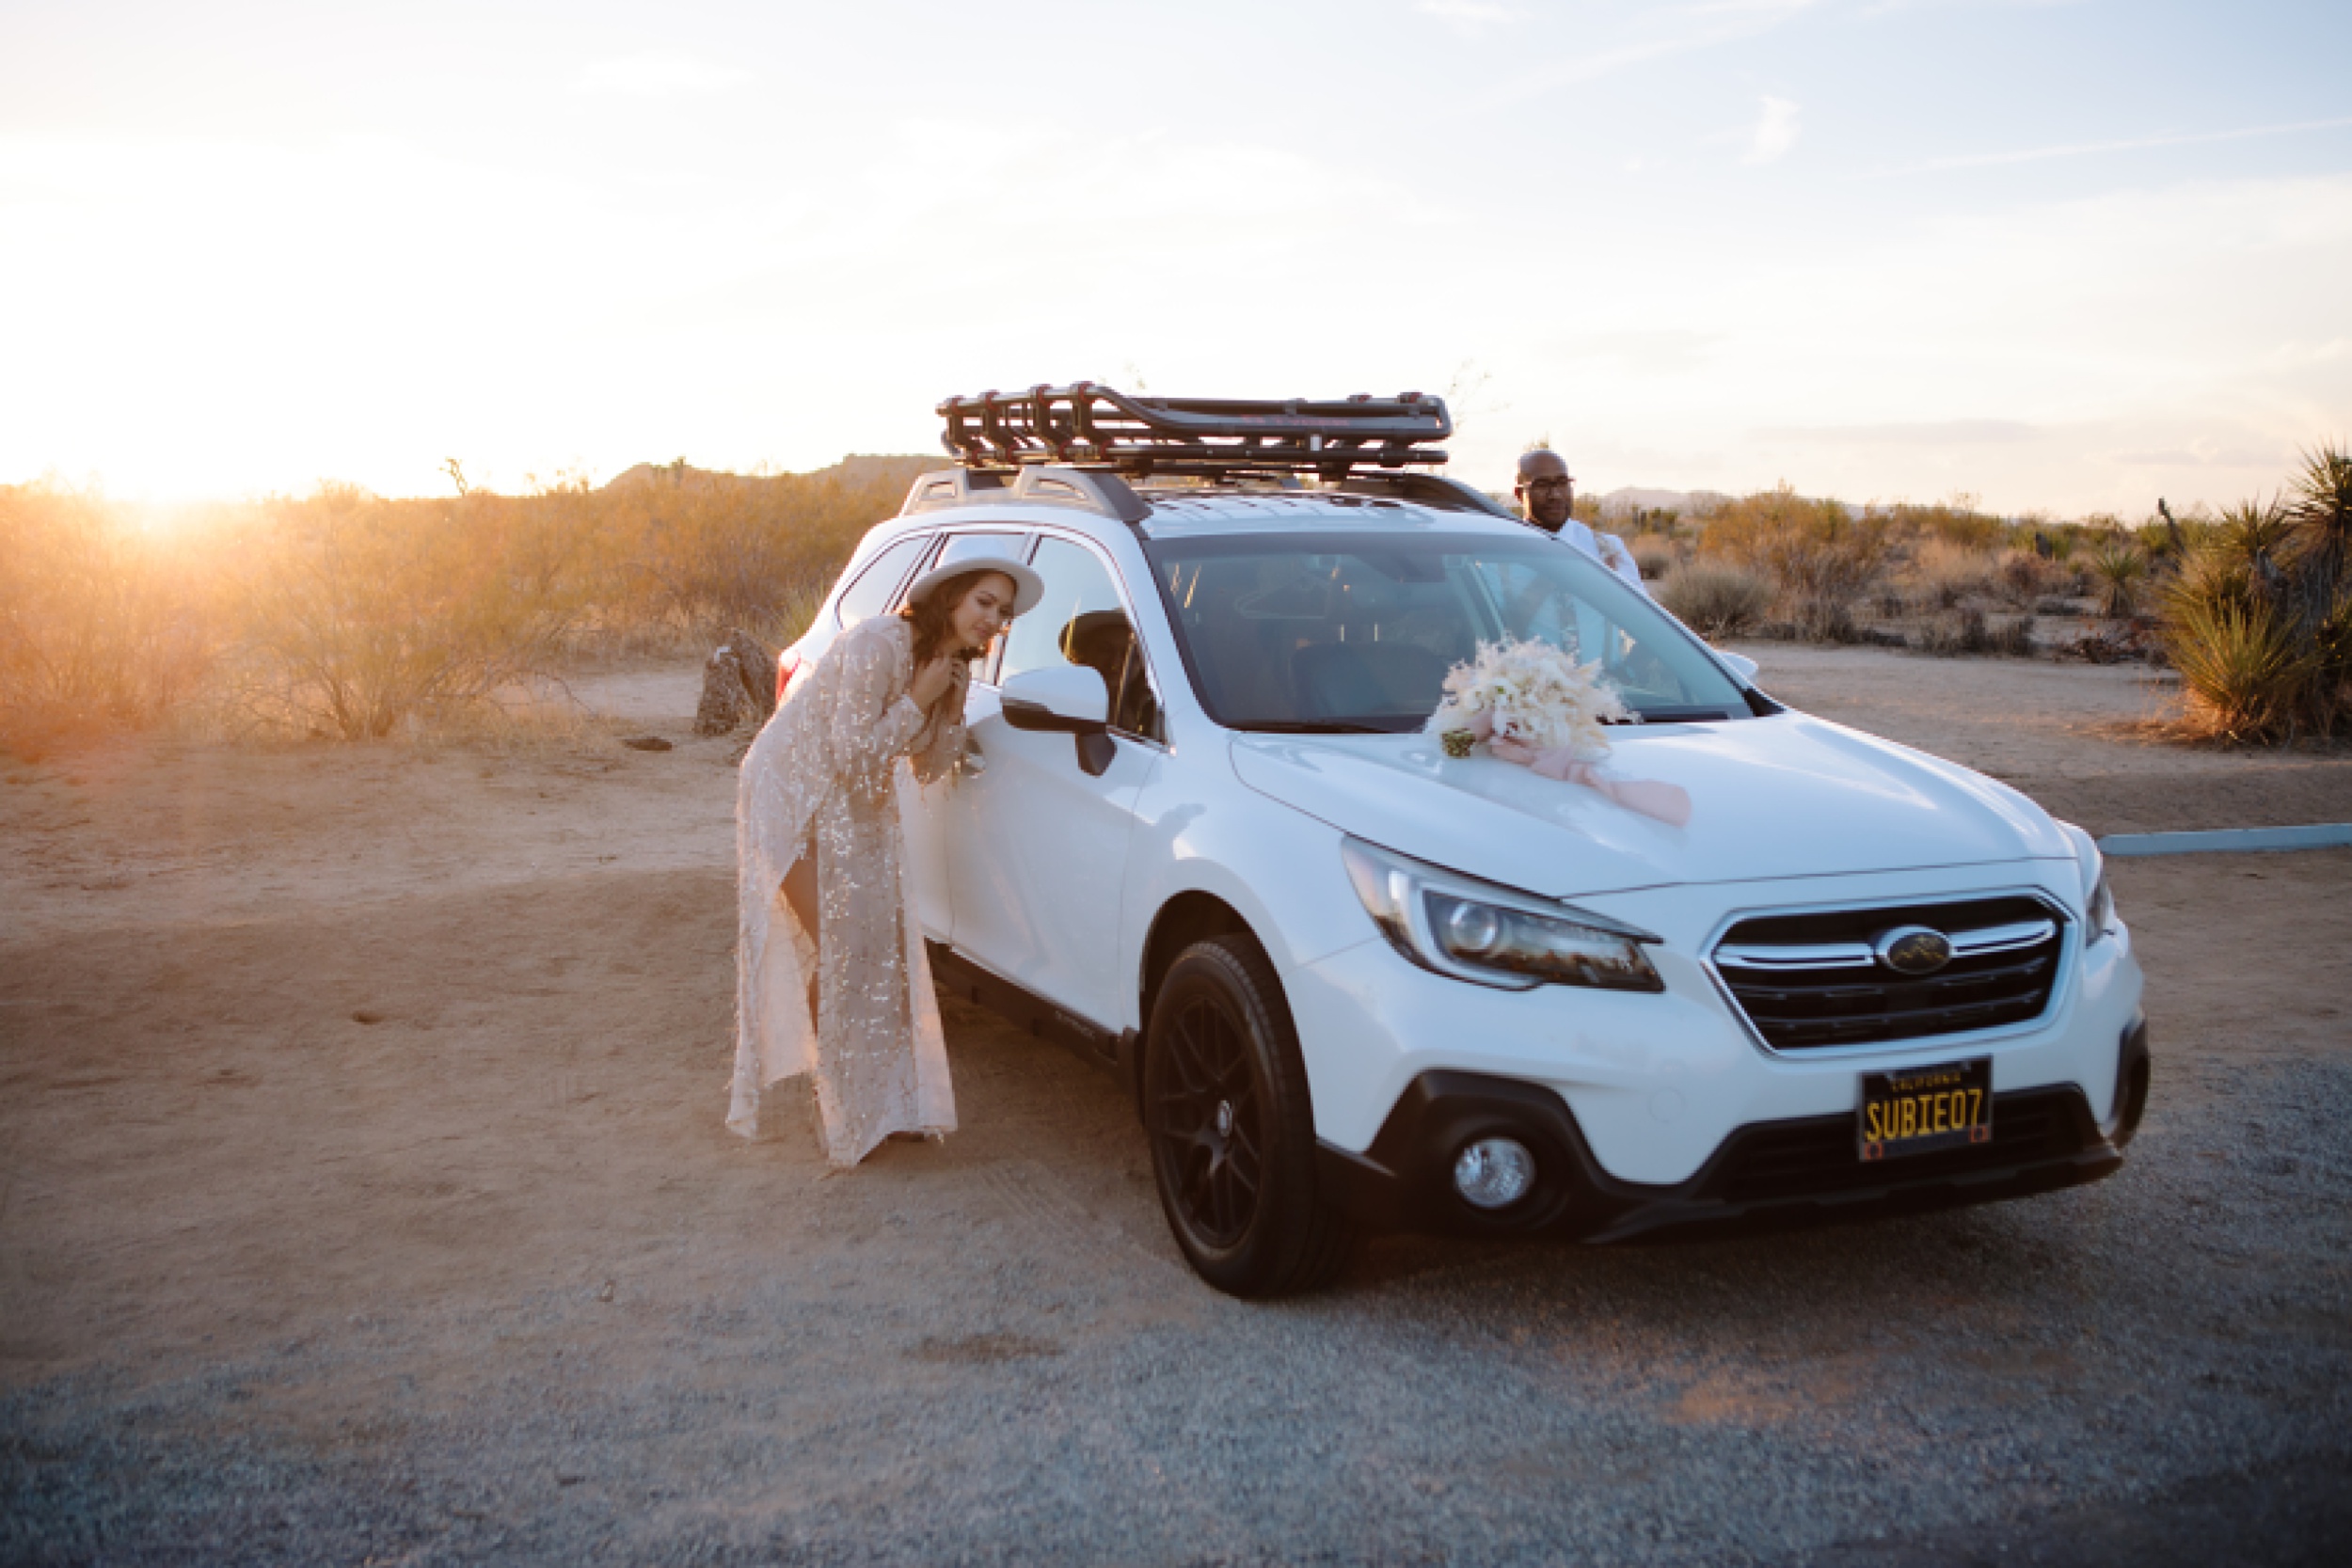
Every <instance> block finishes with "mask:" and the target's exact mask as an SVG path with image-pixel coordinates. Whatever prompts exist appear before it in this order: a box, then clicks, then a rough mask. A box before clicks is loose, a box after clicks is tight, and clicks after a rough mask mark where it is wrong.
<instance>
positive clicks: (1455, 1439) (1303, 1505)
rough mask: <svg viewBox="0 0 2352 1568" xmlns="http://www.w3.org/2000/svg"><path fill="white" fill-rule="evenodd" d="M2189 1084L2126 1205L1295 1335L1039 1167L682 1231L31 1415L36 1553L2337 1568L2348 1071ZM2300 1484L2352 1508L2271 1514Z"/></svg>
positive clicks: (1488, 1295) (20, 1476) (1665, 1265)
mask: <svg viewBox="0 0 2352 1568" xmlns="http://www.w3.org/2000/svg"><path fill="white" fill-rule="evenodd" d="M960 1022H961V1026H962V1028H961V1033H962V1034H963V1035H964V1036H966V1037H969V1036H970V1035H972V1034H974V1033H977V1032H983V1031H985V1030H986V1029H987V1028H988V1027H989V1026H988V1025H986V1024H984V1023H980V1022H977V1020H973V1019H969V1018H967V1019H963V1020H961V1021H960ZM1003 1049H1004V1050H1005V1051H1006V1052H1007V1053H1009V1054H1018V1053H1022V1052H1024V1051H1028V1050H1035V1049H1038V1048H1035V1047H1030V1046H1026V1045H1025V1044H1024V1043H1023V1042H1019V1041H1017V1040H1014V1041H1006V1042H1004V1043H1003ZM1055 1067H1056V1069H1058V1068H1059V1064H1055ZM1072 1070H1077V1069H1075V1067H1074V1064H1073V1065H1072ZM2166 1085H2167V1090H2168V1092H2167V1094H2166V1095H2165V1097H2164V1099H2163V1100H2162V1101H2160V1102H2159V1109H2158V1111H2157V1113H2156V1114H2155V1116H2154V1117H2153V1120H2152V1122H2151V1124H2150V1126H2149V1128H2148V1131H2147V1132H2146V1134H2145V1135H2144V1137H2143V1139H2142V1141H2141V1143H2140V1146H2139V1148H2138V1149H2137V1159H2136V1160H2135V1162H2134V1164H2133V1165H2132V1166H2131V1167H2130V1168H2129V1169H2128V1170H2127V1171H2126V1172H2125V1173H2124V1174H2123V1175H2122V1176H2121V1177H2119V1178H2117V1179H2116V1180H2112V1181H2110V1182H2108V1183H2106V1184H2105V1185H2103V1186H2100V1187H2096V1188H2091V1189H2087V1190H2083V1191H2079V1192H2075V1193H2070V1194H2063V1195H2058V1196H2052V1197H2047V1198H2043V1199H2040V1200H2037V1201H2034V1202H2031V1203H2025V1204H2016V1205H2010V1206H2008V1207H2003V1208H1996V1209H1988V1210H1979V1211H1974V1212H1963V1213H1958V1214H1951V1215H1945V1216H1938V1217H1933V1218H1930V1219H1926V1220H1921V1221H1916V1222H1912V1223H1908V1224H1904V1225H1900V1226H1880V1227H1866V1228H1856V1229H1849V1230H1838V1231H1829V1232H1818V1233H1810V1234H1805V1235H1802V1236H1798V1237H1793V1238H1788V1237H1784V1238H1780V1239H1776V1240H1771V1241H1764V1240H1758V1241H1753V1242H1743V1243H1728V1244H1722V1243H1717V1244H1707V1245H1696V1246H1669V1247H1656V1248H1648V1249H1640V1250H1621V1251H1615V1252H1597V1251H1583V1250H1564V1249H1558V1248H1544V1247H1536V1248H1486V1249H1475V1248H1463V1247H1459V1246H1437V1245H1432V1244H1429V1243H1392V1244H1390V1245H1386V1246H1384V1247H1382V1248H1379V1249H1376V1250H1375V1253H1374V1255H1373V1256H1372V1257H1371V1258H1369V1259H1367V1260H1366V1262H1365V1264H1364V1265H1363V1266H1362V1267H1361V1268H1360V1269H1359V1271H1358V1273H1357V1275H1355V1276H1353V1277H1352V1278H1351V1279H1350V1280H1349V1281H1348V1282H1347V1284H1346V1285H1345V1286H1344V1288H1343V1289H1342V1290H1340V1291H1336V1292H1334V1293H1333V1294H1330V1295H1328V1296H1325V1297H1321V1298H1317V1299H1313V1300H1309V1301H1305V1302H1300V1303H1297V1304H1294V1305H1286V1306H1280V1307H1245V1306H1241V1305H1239V1304H1236V1303H1232V1302H1228V1301H1225V1300H1223V1299H1221V1298H1217V1297H1215V1296H1213V1295H1210V1294H1208V1293H1207V1292H1205V1291H1200V1289H1198V1288H1197V1287H1195V1286H1193V1285H1192V1284H1191V1283H1190V1282H1189V1281H1188V1279H1187V1277H1186V1276H1185V1275H1184V1274H1183V1273H1182V1272H1181V1271H1180V1269H1179V1268H1178V1266H1177V1265H1176V1264H1175V1262H1174V1261H1173V1260H1172V1259H1170V1258H1169V1257H1168V1256H1167V1249H1166V1247H1165V1246H1164V1245H1162V1244H1158V1243H1156V1242H1155V1240H1154V1239H1153V1238H1152V1237H1151V1235H1150V1232H1149V1230H1148V1229H1147V1228H1146V1227H1148V1226H1149V1224H1150V1223H1151V1220H1152V1215H1151V1214H1150V1213H1149V1212H1148V1200H1147V1199H1145V1198H1144V1197H1142V1196H1140V1195H1139V1194H1138V1193H1136V1188H1138V1187H1139V1186H1140V1183H1139V1181H1138V1180H1136V1179H1137V1177H1138V1176H1139V1174H1140V1172H1139V1168H1138V1167H1136V1166H1133V1165H1129V1166H1125V1167H1123V1168H1121V1169H1120V1170H1119V1171H1118V1172H1117V1177H1118V1179H1119V1180H1120V1182H1121V1183H1123V1187H1124V1189H1125V1191H1123V1192H1119V1193H1117V1194H1116V1195H1115V1199H1114V1198H1106V1197H1105V1196H1104V1195H1102V1194H1099V1193H1097V1194H1089V1191H1088V1189H1087V1187H1086V1185H1085V1184H1084V1182H1085V1180H1086V1175H1087V1173H1086V1171H1085V1169H1084V1168H1082V1166H1081V1165H1080V1164H1078V1163H1076V1162H1067V1161H1063V1160H1059V1159H1054V1158H1050V1157H1046V1158H1041V1159H1039V1160H1037V1161H1034V1162H1025V1161H1019V1160H1015V1161H1010V1162H1005V1163H1001V1164H995V1165H993V1166H991V1167H989V1168H986V1169H984V1170H981V1171H978V1172H969V1171H966V1172H961V1173H959V1174H961V1175H963V1176H965V1177H966V1178H968V1179H969V1185H970V1186H974V1187H977V1189H978V1190H979V1192H980V1193H981V1194H982V1195H983V1196H984V1198H995V1197H1006V1198H1009V1199H1010V1200H1011V1201H1010V1203H1009V1205H992V1204H987V1203H982V1204H967V1203H963V1202H959V1201H957V1200H956V1199H954V1198H950V1199H948V1200H946V1201H945V1202H942V1201H938V1200H937V1197H936V1196H935V1185H936V1184H935V1182H934V1181H933V1180H932V1179H931V1178H932V1176H933V1175H934V1174H935V1173H934V1172H933V1171H930V1170H928V1169H926V1168H925V1165H926V1162H925V1160H924V1158H923V1156H924V1155H925V1154H926V1153H927V1152H929V1151H926V1150H919V1149H914V1150H907V1151H905V1152H906V1156H907V1157H905V1158H901V1159H899V1160H897V1161H895V1162H894V1163H893V1164H892V1165H891V1167H890V1168H889V1170H888V1172H887V1175H886V1176H885V1177H883V1178H882V1179H881V1180H871V1181H848V1180H834V1181H827V1182H824V1183H822V1184H821V1185H819V1186H818V1187H817V1188H816V1189H814V1191H815V1194H816V1196H817V1201H815V1202H814V1203H797V1204H795V1205H794V1208H795V1210H796V1212H792V1213H790V1214H788V1215H780V1216H779V1224H778V1234H777V1241H778V1245H777V1246H776V1247H775V1249H774V1251H773V1253H772V1254H771V1255H770V1256H764V1257H742V1258H738V1259H732V1260H727V1261H716V1260H714V1259H711V1258H709V1257H708V1256H707V1254H706V1253H705V1252H704V1251H703V1250H702V1249H699V1248H697V1247H694V1246H693V1245H692V1244H691V1242H681V1243H680V1245H679V1247H678V1252H679V1257H678V1259H676V1261H677V1262H678V1264H679V1265H680V1266H679V1267H678V1268H676V1269H669V1268H664V1267H662V1266H661V1260H660V1259H655V1258H647V1259H644V1260H643V1261H642V1262H641V1263H640V1264H639V1266H638V1267H636V1268H634V1269H630V1270H627V1271H624V1275H623V1277H621V1278H619V1279H616V1280H615V1281H614V1282H613V1283H612V1285H611V1286H610V1287H607V1286H606V1285H605V1284H603V1283H602V1282H598V1283H596V1284H595V1285H590V1284H587V1283H585V1282H583V1283H581V1284H579V1285H576V1286H571V1287H569V1288H563V1287H551V1288H549V1289H547V1290H543V1291H533V1292H531V1293H528V1294H526V1295H523V1296H521V1297H519V1298H517V1299H515V1300H512V1301H506V1302H487V1301H466V1302H453V1303H450V1304H448V1305H445V1306H441V1307H430V1306H422V1305H419V1306H412V1307H406V1308H405V1309H402V1310H397V1311H386V1312H383V1313H380V1314H375V1315H359V1316H355V1317H352V1318H350V1319H348V1320H346V1321H343V1322H339V1323H311V1324H309V1325H307V1329H308V1331H307V1332H305V1333H304V1334H302V1335H300V1336H299V1337H295V1338H287V1339H285V1340H283V1341H282V1342H278V1343H275V1344H271V1345H267V1346H262V1347H257V1348H255V1349H252V1350H249V1351H247V1352H245V1353H243V1354H235V1355H232V1356H228V1357H224V1358H222V1359H220V1360H218V1361H216V1362H205V1361H203V1360H201V1358H200V1357H199V1358H198V1359H196V1360H195V1361H193V1362H192V1363H191V1364H189V1365H186V1366H185V1367H183V1368H182V1369H180V1370H177V1372H176V1373H166V1374H164V1375H159V1376H151V1377H148V1378H140V1377H136V1376H134V1375H131V1374H129V1373H127V1372H124V1371H119V1370H109V1369H106V1368H103V1367H99V1368H94V1369H92V1370H87V1371H84V1372H81V1373H78V1374H75V1375H72V1376H68V1377H62V1378H58V1379H56V1380H54V1381H50V1382H45V1383H40V1384H35V1385H32V1386H25V1387H21V1388H18V1389H16V1390H15V1391H13V1392H12V1393H11V1394H10V1395H9V1396H8V1398H7V1399H6V1401H5V1402H0V1432H5V1433H8V1436H7V1438H6V1439H5V1446H0V1501H4V1502H5V1509H6V1518H7V1523H6V1525H5V1527H0V1556H5V1557H6V1559H7V1560H10V1561H24V1562H60V1563H63V1562H86V1561H105V1562H183V1561H197V1562H200V1561H231V1560H237V1561H272V1562H279V1561H282V1562H329V1561H342V1562H355V1563H356V1562H363V1561H367V1560H374V1561H378V1562H386V1561H407V1562H419V1563H427V1562H445V1561H449V1562H453V1561H476V1560H496V1561H523V1560H528V1561H546V1562H580V1561H614V1562H640V1561H644V1562H730V1561H754V1560H759V1561H767V1560H781V1561H811V1562H833V1561H843V1562H850V1561H869V1560H870V1561H969V1562H1027V1561H1039V1560H1052V1561H1073V1562H1076V1561H1102V1560H1118V1561H1184V1562H1193V1561H1200V1562H1248V1561H1261V1560H1263V1561H1335V1562H1356V1561H1366V1562H1389V1561H1396V1562H1410V1561H1443V1562H1548V1561H1559V1560H1577V1561H1605V1562H1629V1563H1630V1562H1799V1561H1809V1560H1833V1561H1839V1562H1878V1561H1950V1562H1973V1561H1980V1560H2046V1561H2086V1562H2089V1561H2103V1560H2115V1559H2116V1558H2118V1557H2121V1556H2122V1555H2125V1554H2124V1553H2123V1552H2122V1550H2121V1548H2122V1546H2124V1545H2126V1544H2129V1545H2131V1546H2132V1547H2133V1548H2134V1549H2133V1550H2131V1551H2130V1552H2129V1554H2128V1555H2129V1556H2131V1557H2132V1558H2133V1559H2134V1560H2140V1561H2159V1562H2162V1561H2195V1560H2213V1558H2212V1557H2211V1556H2209V1555H2208V1548H2210V1547H2211V1546H2213V1545H2215V1544H2229V1545H2230V1546H2231V1547H2232V1548H2233V1549H2232V1550H2231V1551H2229V1552H2227V1553H2225V1554H2223V1555H2226V1556H2229V1557H2233V1558H2234V1559H2235V1560H2278V1561H2287V1560H2308V1561H2313V1562H2319V1561H2328V1560H2340V1559H2339V1558H2331V1557H2330V1556H2329V1555H2328V1548H2329V1547H2330V1545H2331V1544H2332V1545H2333V1546H2334V1547H2335V1548H2338V1549H2340V1548H2341V1546H2342V1544H2344V1542H2345V1541H2347V1540H2352V1532H2347V1528H2346V1527H2347V1525H2352V1506H2347V1504H2346V1501H2345V1498H2344V1493H2343V1490H2342V1486H2343V1481H2344V1474H2345V1472H2344V1460H2343V1458H2342V1456H2341V1454H2340V1453H2335V1454H2331V1453H2330V1452H2329V1451H2328V1450H2329V1448H2330V1446H2331V1445H2341V1444H2342V1443H2343V1440H2344V1436H2345V1433H2347V1432H2348V1431H2352V1386H2348V1385H2347V1380H2346V1375H2345V1374H2346V1371H2347V1369H2348V1368H2352V1314H2348V1313H2347V1290H2346V1286H2347V1274H2346V1268H2345V1259H2346V1257H2347V1250H2346V1243H2347V1240H2352V1237H2348V1236H2347V1226H2346V1221H2345V1212H2344V1202H2343V1196H2344V1192H2345V1190H2346V1180H2347V1177H2352V1145H2348V1144H2347V1141H2346V1140H2345V1139H2344V1137H2343V1136H2342V1135H2341V1133H2340V1132H2328V1133H2327V1134H2326V1135H2324V1136H2322V1137H2319V1138H2317V1139H2313V1138H2312V1137H2310V1136H2307V1135H2306V1130H2307V1129H2311V1128H2314V1127H2316V1128H2324V1129H2339V1128H2341V1127H2343V1126H2344V1125H2345V1124H2346V1122H2347V1120H2352V1074H2347V1073H2346V1072H2345V1071H2344V1069H2342V1068H2341V1067H2340V1066H2324V1067H2323V1066H2319V1065H2314V1064H2298V1065H2292V1066H2283V1067H2279V1068H2274V1069H2266V1070H2259V1071H2255V1072H2252V1073H2246V1072H2240V1071H2232V1070H2221V1069H2213V1070H2206V1071H2202V1072H2197V1071H2195V1070H2194V1069H2191V1072H2190V1075H2189V1077H2188V1080H2187V1081H2186V1082H2184V1079H2183V1077H2182V1075H2181V1069H2178V1068H2172V1069H2169V1071H2168V1074H2167V1078H2166ZM1104 1098H1105V1099H1108V1098H1109V1096H1108V1093H1107V1090H1105V1091H1104ZM2184 1102H2187V1105H2193V1107H2194V1108H2186V1106H2185V1104H2184ZM1111 1114H1112V1115H1115V1114H1116V1113H1115V1111H1113V1112H1111ZM987 1207H1009V1210H1010V1213H1009V1216H1008V1217H1005V1218H994V1217H990V1218H982V1219H977V1221H976V1218H975V1215H974V1213H973V1212H972V1211H973V1210H974V1209H976V1208H987ZM453 1340H455V1341H458V1342H464V1343H469V1344H472V1345H475V1346H478V1347H480V1348H479V1350H478V1352H477V1353H476V1354H474V1355H473V1356H471V1357H470V1358H469V1365H466V1366H462V1367H453V1366H450V1365H448V1364H447V1363H446V1362H445V1360H444V1359H443V1358H442V1357H441V1356H439V1355H437V1354H435V1351H436V1348H437V1347H440V1346H444V1345H446V1344H448V1343H450V1342H452V1341H453ZM2281 1467H2284V1469H2285V1470H2286V1471H2287V1472H2289V1473H2290V1474H2293V1475H2296V1476H2300V1477H2304V1478H2308V1482H2309V1484H2296V1485H2294V1486H2292V1487H2287V1488H2280V1489H2278V1490H2280V1491H2281V1492H2282V1493H2283V1495H2282V1496H2272V1495H2269V1494H2267V1493H2265V1491H2264V1490H2263V1483H2264V1478H2265V1477H2275V1475H2276V1474H2277V1473H2278V1472H2279V1471H2280V1469H2281ZM2249 1504H2252V1505H2257V1506H2253V1507H2250V1508H2249ZM2298 1508H2299V1509H2301V1510H2302V1511H2303V1512H2301V1513H2297V1512H2296V1509H2298ZM2200 1511H2202V1515H2203V1516H2205V1517H2206V1522H2207V1523H2208V1524H2209V1525H2210V1526H2211V1528H2209V1529H2208V1530H2207V1532H2206V1533H2205V1534H2204V1535H2203V1536H2202V1537H2201V1538H2198V1539H2195V1540H2184V1539H2183V1538H2182V1536H2181V1533H2180V1528H2181V1527H2182V1526H2184V1525H2186V1526H2190V1527H2194V1526H2195V1525H2196V1524H2197V1522H2198V1521H2199V1519H2200V1517H2201V1513H2200ZM2152 1520H2153V1521H2165V1522H2168V1528H2164V1529H2162V1530H2157V1529H2156V1528H2154V1525H2153V1523H2152ZM2003 1543H2006V1544H2008V1546H2009V1547H2010V1548H2013V1553H2012V1550H2002V1551H1998V1552H1992V1551H1989V1550H1988V1548H1989V1547H1990V1546H1993V1545H1994V1544H2003ZM2257 1543H2259V1544H2261V1546H2262V1549H2261V1550H2258V1551H2252V1552H2249V1551H2248V1550H2247V1548H2248V1547H2249V1546H2252V1545H2254V1544H2257ZM2028 1546H2031V1547H2038V1548H2042V1551H2043V1553H2044V1554H2045V1555H2040V1556H2038V1557H2033V1558H2028V1557H2027V1556H2026V1555H2025V1551H2026V1547H2028ZM1832 1548H1835V1551H1834V1553H1832ZM2053 1549H2055V1550H2056V1551H2057V1555H2055V1556H2051V1555H2046V1553H2047V1552H2048V1551H2050V1550H2053ZM2069 1551H2072V1552H2073V1554H2074V1555H2072V1556H2070V1555H2068V1552H2069ZM2298 1551H2299V1552H2300V1553H2301V1554H2302V1555H2300V1556H2297V1555H2296V1553H2297V1552H2298ZM1825 1553H1831V1555H1829V1556H1827V1557H1826V1559H1825V1558H1824V1554H1825Z"/></svg>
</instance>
